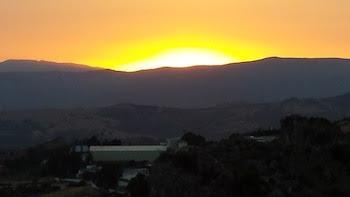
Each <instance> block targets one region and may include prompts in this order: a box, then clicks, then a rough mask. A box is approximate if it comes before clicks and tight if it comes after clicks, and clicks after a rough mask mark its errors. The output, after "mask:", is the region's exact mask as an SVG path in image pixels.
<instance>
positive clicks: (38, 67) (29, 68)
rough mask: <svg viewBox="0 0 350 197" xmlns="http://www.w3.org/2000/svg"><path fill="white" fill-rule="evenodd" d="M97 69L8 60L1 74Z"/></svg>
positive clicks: (44, 62)
mask: <svg viewBox="0 0 350 197" xmlns="http://www.w3.org/2000/svg"><path fill="white" fill-rule="evenodd" d="M90 70H97V68H93V67H89V66H86V65H80V64H72V63H55V62H48V61H35V60H7V61H4V62H1V63H0V72H53V71H61V72H83V71H90Z"/></svg>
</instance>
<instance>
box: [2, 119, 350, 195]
mask: <svg viewBox="0 0 350 197" xmlns="http://www.w3.org/2000/svg"><path fill="white" fill-rule="evenodd" d="M349 130H350V124H349V121H348V120H343V121H338V122H330V121H328V120H326V119H322V118H305V117H301V116H289V117H286V118H284V119H282V120H281V128H280V129H277V130H259V131H257V132H254V133H251V134H250V135H241V134H233V135H231V136H230V137H228V138H226V139H223V140H221V141H207V140H206V139H205V138H203V137H202V136H200V135H197V134H194V133H186V134H185V135H184V136H183V137H182V140H183V141H186V142H187V144H188V146H186V147H183V148H181V149H178V150H172V151H171V150H169V151H167V152H166V153H164V154H162V155H161V156H160V157H159V158H158V159H157V160H156V161H155V162H154V163H153V165H152V167H151V171H150V175H149V176H144V175H138V176H136V178H134V179H133V180H132V181H131V182H130V183H129V185H128V187H127V191H128V192H127V193H126V194H125V195H126V196H132V197H163V196H164V197H179V196H181V197H197V196H198V197H216V196H220V197H231V196H232V197H233V196H238V197H260V196H261V197H265V196H266V197H304V196H305V197H313V196H315V197H326V196H331V197H348V196H350V132H349ZM86 142H89V143H92V144H96V143H98V140H97V139H96V137H94V136H93V137H91V138H90V139H87V140H86ZM98 144H100V142H99V143H98ZM106 144H116V145H118V144H120V142H119V141H118V140H113V141H111V142H108V143H106ZM1 158H2V159H1V160H0V166H1V168H0V181H1V182H4V181H7V182H8V181H9V180H11V181H18V180H23V179H25V180H30V182H31V183H32V184H29V186H32V187H28V184H27V186H26V187H17V188H16V190H13V189H12V190H9V188H6V187H3V186H1V185H0V186H1V189H0V196H31V195H33V196H37V195H39V194H40V195H45V194H48V193H52V192H58V193H57V196H69V195H68V194H70V196H72V195H73V196H106V195H107V193H104V192H103V191H99V190H97V189H93V188H91V187H89V186H86V185H85V186H84V187H78V188H70V189H68V190H62V189H60V188H57V186H56V187H55V184H53V183H51V182H54V181H52V179H53V178H54V177H69V176H71V177H74V176H75V174H76V172H77V171H78V170H79V168H81V167H82V166H84V165H86V161H82V160H81V159H79V158H80V157H79V156H78V155H77V154H76V153H74V152H72V150H71V149H70V146H68V145H65V144H63V143H62V142H61V141H60V140H55V141H53V142H51V143H48V144H43V145H40V146H38V147H35V148H31V149H28V150H26V151H21V152H20V153H16V156H13V155H11V154H10V155H9V154H7V155H2V156H1ZM84 162H85V163H84ZM117 168H118V164H115V166H110V167H103V168H102V169H103V170H102V171H101V172H100V173H99V174H97V176H96V177H91V176H87V177H83V178H84V179H86V181H90V180H92V179H96V180H97V182H96V183H97V185H98V187H99V188H105V189H106V190H107V189H108V188H111V187H114V186H115V184H116V183H117V179H118V176H119V175H118V169H117ZM43 180H45V181H43ZM34 185H35V187H34ZM64 192H66V193H64ZM73 192H78V193H73ZM108 195H111V194H108ZM112 195H113V196H118V194H112ZM53 196H54V195H53Z"/></svg>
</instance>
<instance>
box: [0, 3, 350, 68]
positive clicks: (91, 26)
mask: <svg viewBox="0 0 350 197" xmlns="http://www.w3.org/2000/svg"><path fill="white" fill-rule="evenodd" d="M349 7H350V1H347V0H323V1H320V0H308V1H305V0H259V1H246V0H167V1H164V0H134V1H128V0H125V1H122V0H116V1H100V0H74V1H72V0H59V1H57V0H45V1H40V0H1V1H0V19H1V20H0V27H1V32H0V43H1V47H0V61H4V60H6V59H39V60H48V61H56V62H73V63H79V64H86V65H91V66H99V67H104V68H109V69H114V70H122V71H134V70H139V69H147V68H155V67H160V66H175V67H179V66H180V67H183V66H190V65H198V64H224V63H229V62H238V61H250V60H256V59H261V58H265V57H271V56H281V57H342V58H349V57H350V53H349V43H350V37H349V36H348V35H349V34H350V23H349V18H350V12H349V11H348V8H349Z"/></svg>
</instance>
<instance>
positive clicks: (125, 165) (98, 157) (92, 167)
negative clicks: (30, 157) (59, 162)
mask: <svg viewBox="0 0 350 197" xmlns="http://www.w3.org/2000/svg"><path fill="white" fill-rule="evenodd" d="M82 142H84V141H82ZM185 147H187V142H186V141H184V140H182V139H181V138H180V137H177V138H171V139H167V140H166V142H164V143H160V144H159V145H88V144H86V143H81V144H73V145H71V147H70V149H69V152H70V154H73V155H75V157H76V159H75V160H80V161H79V163H80V165H79V169H78V171H77V172H76V173H71V174H70V175H68V176H67V177H62V176H57V177H51V178H40V179H37V180H29V181H18V180H10V181H8V180H6V181H4V180H0V191H14V192H15V191H18V190H20V191H23V190H24V191H26V193H30V192H33V193H37V192H39V193H40V192H43V193H46V192H64V191H66V190H68V191H69V190H72V188H73V190H74V188H84V190H85V192H86V191H88V190H91V191H90V193H91V195H92V196H94V195H93V194H94V193H96V195H97V194H103V195H108V196H124V195H127V194H128V185H129V183H130V181H131V180H132V179H134V178H136V177H137V176H142V177H145V178H146V177H148V176H149V174H150V170H151V167H152V163H153V161H154V160H156V159H157V158H158V157H159V156H160V155H161V154H162V153H164V152H166V151H171V152H176V151H178V150H180V149H184V148H185ZM68 160H70V159H68ZM40 163H41V165H42V166H47V165H50V164H49V163H50V161H49V159H44V160H43V161H41V162H40ZM68 163H70V162H69V161H67V163H66V164H64V165H67V166H59V167H63V168H65V167H66V168H69V166H70V164H68ZM2 168H3V166H2V165H0V173H2V171H4V169H2ZM28 191H29V192H28ZM97 196H98V195H97Z"/></svg>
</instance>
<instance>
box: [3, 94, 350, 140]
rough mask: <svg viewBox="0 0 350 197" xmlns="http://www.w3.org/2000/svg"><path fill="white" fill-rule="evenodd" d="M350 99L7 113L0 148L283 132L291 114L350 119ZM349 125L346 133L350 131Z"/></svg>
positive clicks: (343, 97)
mask: <svg viewBox="0 0 350 197" xmlns="http://www.w3.org/2000/svg"><path fill="white" fill-rule="evenodd" d="M348 96H349V95H348V94H347V95H343V96H337V97H331V98H325V99H298V98H291V99H287V100H284V101H282V102H276V103H260V104H249V103H245V104H244V103H242V104H224V105H218V106H216V107H209V108H194V109H184V108H169V107H157V106H146V105H133V104H119V105H114V106H110V107H103V108H95V109H70V110H69V109H67V110H59V109H55V110H54V109H52V110H21V111H3V112H0V144H1V146H6V147H10V146H18V145H21V146H27V145H31V144H36V143H40V142H44V141H46V140H50V139H54V138H56V137H64V138H65V139H73V138H85V137H88V136H92V135H98V136H100V137H102V138H108V139H110V138H114V137H117V138H123V139H125V138H141V137H148V138H155V139H157V138H158V139H159V138H160V139H161V138H168V137H176V136H181V135H182V134H183V133H184V132H186V131H191V132H195V133H198V134H201V135H203V136H206V137H208V138H211V139H220V138H222V137H225V136H228V135H230V134H232V133H247V132H251V131H256V130H257V129H270V128H279V120H280V119H281V118H283V117H285V116H288V115H292V114H299V115H304V116H308V117H310V116H313V117H324V118H328V119H330V120H341V119H343V118H346V117H350V99H348ZM343 123H345V122H344V121H343ZM343 123H342V124H343ZM347 125H348V124H343V126H342V127H344V128H345V129H348V126H347Z"/></svg>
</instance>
